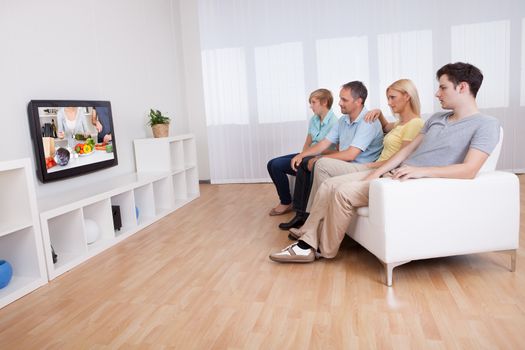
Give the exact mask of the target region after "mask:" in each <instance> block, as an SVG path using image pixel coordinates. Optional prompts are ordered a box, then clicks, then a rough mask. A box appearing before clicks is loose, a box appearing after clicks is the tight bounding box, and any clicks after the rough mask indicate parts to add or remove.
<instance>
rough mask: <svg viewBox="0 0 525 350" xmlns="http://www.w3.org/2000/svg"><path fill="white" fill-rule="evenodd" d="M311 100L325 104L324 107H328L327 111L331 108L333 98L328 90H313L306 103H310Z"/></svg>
mask: <svg viewBox="0 0 525 350" xmlns="http://www.w3.org/2000/svg"><path fill="white" fill-rule="evenodd" d="M312 98H315V99H318V100H319V102H326V107H328V109H330V108H332V104H333V103H334V97H333V96H332V93H331V92H330V90H328V89H317V90H315V91H314V92H312V93H311V94H310V97H309V98H308V102H312Z"/></svg>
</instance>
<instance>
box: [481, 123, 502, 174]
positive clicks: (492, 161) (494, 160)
mask: <svg viewBox="0 0 525 350" xmlns="http://www.w3.org/2000/svg"><path fill="white" fill-rule="evenodd" d="M499 130H500V131H499V142H498V144H497V145H496V147H495V148H494V151H492V153H491V154H490V156H489V157H488V158H487V160H486V161H485V163H484V164H483V166H482V167H481V169H479V172H478V174H479V173H486V172H488V171H494V170H496V165H497V164H498V159H499V154H500V152H501V144H502V143H503V128H500V129H499Z"/></svg>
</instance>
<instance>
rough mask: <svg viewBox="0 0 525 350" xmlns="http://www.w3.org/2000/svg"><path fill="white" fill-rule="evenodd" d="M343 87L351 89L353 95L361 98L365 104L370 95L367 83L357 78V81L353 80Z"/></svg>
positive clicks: (355, 97)
mask: <svg viewBox="0 0 525 350" xmlns="http://www.w3.org/2000/svg"><path fill="white" fill-rule="evenodd" d="M342 88H343V89H345V90H348V89H350V92H351V94H352V97H353V98H354V99H358V98H361V101H362V102H363V105H364V104H365V101H366V98H367V97H368V90H367V89H366V86H365V84H363V83H362V82H360V81H357V80H355V81H351V82H349V83H346V84H344V85H343V86H342Z"/></svg>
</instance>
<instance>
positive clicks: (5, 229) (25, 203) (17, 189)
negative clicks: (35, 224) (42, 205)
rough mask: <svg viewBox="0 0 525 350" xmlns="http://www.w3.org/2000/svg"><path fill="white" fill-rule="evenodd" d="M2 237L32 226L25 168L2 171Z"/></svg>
mask: <svg viewBox="0 0 525 350" xmlns="http://www.w3.org/2000/svg"><path fill="white" fill-rule="evenodd" d="M0 189H2V196H0V236H4V235H7V234H9V233H10V232H13V231H17V230H19V229H21V228H24V227H28V226H30V225H32V220H33V217H32V215H31V204H30V202H29V192H28V184H27V176H26V174H25V168H23V167H20V168H15V169H10V170H3V171H1V176H0Z"/></svg>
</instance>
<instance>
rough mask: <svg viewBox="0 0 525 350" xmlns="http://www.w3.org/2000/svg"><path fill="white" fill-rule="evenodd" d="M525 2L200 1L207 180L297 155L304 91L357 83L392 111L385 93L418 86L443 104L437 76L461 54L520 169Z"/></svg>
mask: <svg viewBox="0 0 525 350" xmlns="http://www.w3.org/2000/svg"><path fill="white" fill-rule="evenodd" d="M524 18H525V1H504V2H494V1H492V0H491V1H489V0H464V1H461V2H460V3H458V2H457V1H452V0H441V1H437V0H436V1H424V2H416V1H409V0H397V1H396V0H388V1H386V0H383V1H379V0H372V1H366V2H363V1H354V0H325V1H323V2H320V1H318V0H316V1H313V0H301V1H299V0H284V1H283V0H281V1H277V0H257V1H255V0H199V25H200V35H201V45H202V67H203V79H204V80H203V83H204V92H205V93H204V97H203V98H204V103H205V106H206V120H207V126H208V142H209V155H210V174H211V180H212V182H213V183H224V182H257V181H266V180H268V174H267V172H266V162H267V161H268V160H269V159H271V158H273V157H275V156H279V155H283V154H287V153H292V152H298V151H299V150H300V149H301V147H302V145H303V142H304V139H305V136H306V131H307V123H308V118H309V117H310V116H311V111H310V110H309V108H308V101H307V98H308V95H309V93H310V92H311V91H313V90H315V89H317V88H320V87H325V88H329V89H330V90H331V91H332V93H333V94H334V97H335V101H334V107H333V109H334V111H335V112H336V113H338V114H340V112H339V108H338V106H337V102H338V94H339V88H340V86H341V85H342V84H344V83H346V82H348V81H351V80H361V81H363V82H364V83H365V85H367V87H368V89H369V98H368V101H367V103H366V105H367V107H368V108H381V109H383V111H384V112H386V113H389V110H388V107H387V104H386V98H385V96H384V95H385V94H384V92H385V88H386V87H387V86H388V85H389V84H391V83H392V82H393V81H395V80H397V79H400V78H410V79H412V80H413V81H414V82H415V83H416V86H417V87H418V90H419V94H420V97H421V102H422V112H423V113H424V114H425V115H429V114H431V113H433V112H434V111H436V110H438V109H439V105H438V103H437V101H436V99H435V98H434V96H433V95H434V91H435V89H436V86H437V85H436V81H435V71H436V70H437V69H438V68H439V67H441V66H442V65H443V64H445V63H448V62H452V61H458V60H461V61H468V62H471V63H473V64H475V65H476V66H478V67H479V68H481V70H482V71H483V72H484V75H485V81H484V83H483V86H482V88H481V90H480V93H479V96H478V100H479V106H480V108H481V110H482V112H485V113H488V114H491V115H494V116H495V117H497V118H499V119H500V121H501V123H502V125H503V127H504V129H505V142H504V148H503V152H502V156H501V159H500V162H499V168H501V169H510V170H514V171H518V172H519V171H525V152H522V150H524V149H525V138H523V137H521V135H523V134H525V123H524V122H523V117H521V116H522V115H524V111H525V92H524V91H525V73H524V72H525V19H524Z"/></svg>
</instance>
